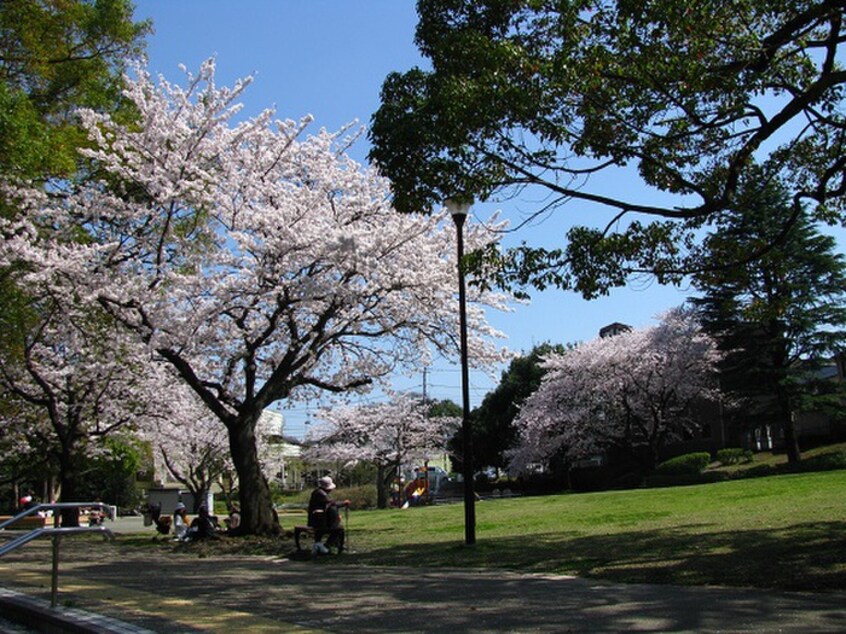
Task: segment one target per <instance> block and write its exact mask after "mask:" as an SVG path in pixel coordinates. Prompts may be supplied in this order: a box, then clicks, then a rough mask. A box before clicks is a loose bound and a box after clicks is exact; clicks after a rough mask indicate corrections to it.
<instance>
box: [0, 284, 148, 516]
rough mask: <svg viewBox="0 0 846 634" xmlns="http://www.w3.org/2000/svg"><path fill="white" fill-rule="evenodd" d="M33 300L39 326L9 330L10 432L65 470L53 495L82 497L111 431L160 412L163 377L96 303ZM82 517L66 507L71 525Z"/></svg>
mask: <svg viewBox="0 0 846 634" xmlns="http://www.w3.org/2000/svg"><path fill="white" fill-rule="evenodd" d="M31 307H32V308H33V310H32V311H31V313H30V315H29V323H30V324H31V326H32V327H31V328H27V329H23V330H21V329H17V330H14V331H12V330H10V331H7V332H4V345H7V346H9V347H10V348H11V349H13V350H14V351H15V354H2V355H0V386H2V390H3V392H5V394H6V397H7V398H8V399H10V401H11V403H12V404H13V406H12V407H8V408H4V415H3V421H2V422H3V425H2V426H3V437H4V438H5V439H6V440H8V441H12V442H10V447H9V448H8V450H9V451H15V452H16V453H21V452H23V453H26V454H28V455H29V456H30V460H32V461H33V463H40V464H41V465H42V466H41V468H42V474H43V475H44V476H46V475H47V474H50V475H55V476H57V479H58V487H57V490H55V491H53V493H52V495H51V497H54V498H58V499H60V500H62V501H78V500H79V497H78V494H77V489H78V484H79V478H80V476H81V475H82V472H83V471H84V469H85V464H86V461H87V459H88V458H90V457H92V456H93V455H95V454H96V453H98V452H102V451H105V450H106V448H105V443H103V442H102V440H103V439H104V438H105V437H106V436H108V435H109V434H112V433H114V432H115V431H117V430H118V429H121V428H124V427H127V426H130V425H135V424H138V423H139V422H141V421H142V420H144V419H145V417H149V416H154V415H155V414H156V411H155V410H156V408H157V407H158V403H159V402H160V400H161V398H162V394H163V383H162V381H161V377H160V376H159V375H158V374H157V371H156V370H157V368H156V367H155V366H153V365H152V364H150V363H149V354H147V353H146V349H145V348H144V347H143V346H140V345H139V344H138V342H137V340H135V339H134V338H130V337H128V336H127V333H126V332H125V331H124V330H123V329H122V328H119V327H118V324H116V323H114V321H113V320H112V319H110V318H109V316H108V315H107V314H105V313H104V312H103V311H102V310H101V309H98V308H97V307H96V306H92V307H87V308H86V309H85V310H83V311H79V310H76V307H75V306H74V305H73V304H65V303H63V302H59V301H56V298H55V297H50V296H42V297H37V296H34V295H32V296H31ZM145 357H146V358H145ZM76 521H77V517H76V515H75V513H72V512H68V513H66V514H64V518H63V523H64V524H65V525H74V524H75V523H76Z"/></svg>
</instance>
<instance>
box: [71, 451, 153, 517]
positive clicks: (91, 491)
mask: <svg viewBox="0 0 846 634" xmlns="http://www.w3.org/2000/svg"><path fill="white" fill-rule="evenodd" d="M104 443H105V445H106V452H105V453H104V454H103V455H98V456H96V457H95V458H92V459H89V460H87V461H86V462H87V468H86V469H85V470H84V471H83V472H82V475H81V477H80V482H79V485H78V496H79V499H80V500H83V501H86V502H91V501H95V500H100V501H102V502H105V503H106V504H113V505H115V506H117V507H118V508H120V509H124V510H132V509H135V508H137V507H138V506H139V505H140V503H141V492H140V491H139V490H138V488H137V487H136V484H135V481H136V476H137V474H138V472H139V471H140V469H141V468H142V465H143V459H144V452H145V450H144V448H143V447H141V446H140V445H139V443H138V441H137V440H135V439H133V438H131V437H124V438H119V437H114V438H106V439H105V441H104Z"/></svg>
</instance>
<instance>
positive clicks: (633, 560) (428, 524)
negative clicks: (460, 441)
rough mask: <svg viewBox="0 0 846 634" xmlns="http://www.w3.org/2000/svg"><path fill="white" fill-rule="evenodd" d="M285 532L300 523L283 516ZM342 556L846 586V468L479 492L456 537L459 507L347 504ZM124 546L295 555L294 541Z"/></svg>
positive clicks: (659, 579)
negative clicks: (467, 537) (580, 489)
mask: <svg viewBox="0 0 846 634" xmlns="http://www.w3.org/2000/svg"><path fill="white" fill-rule="evenodd" d="M280 520H281V522H282V525H283V527H284V528H285V529H287V530H288V531H290V530H291V529H293V527H294V526H296V525H298V524H303V523H305V514H304V512H303V511H302V510H300V511H291V512H282V513H281V514H280ZM347 531H348V537H349V545H350V546H351V551H352V552H350V553H347V554H345V555H344V556H342V557H326V558H320V559H316V560H314V561H313V562H312V563H313V564H314V565H315V566H336V565H363V564H364V565H379V566H392V565H401V566H418V567H429V568H432V567H481V568H489V569H497V568H500V569H507V570H516V571H524V572H540V573H545V574H562V575H578V576H582V577H593V578H599V579H607V580H612V581H620V582H641V583H673V584H692V585H727V586H755V587H762V588H778V589H790V590H812V591H820V590H841V591H842V590H846V470H834V471H822V472H815V473H801V474H799V473H797V474H787V475H778V476H771V477H762V478H749V479H740V480H729V481H726V482H719V483H714V484H706V485H697V486H686V487H672V488H660V489H635V490H628V491H606V492H599V493H583V494H573V493H568V494H561V495H549V496H543V497H540V496H539V497H517V498H507V499H494V500H485V501H481V502H478V503H477V504H476V538H477V543H476V545H475V546H473V547H467V546H465V545H464V508H463V505H462V504H453V505H444V506H428V507H416V508H410V509H407V510H399V509H390V510H381V511H376V510H373V511H351V512H350V513H349V516H348V523H347ZM118 542H119V544H122V545H124V546H125V547H127V548H156V549H163V550H174V551H180V552H182V553H185V554H192V555H194V556H200V557H214V556H223V555H224V554H241V555H272V556H288V555H290V556H294V557H299V558H305V559H308V558H309V556H308V554H305V553H303V554H295V553H293V552H292V551H293V541H292V540H291V539H290V537H288V538H285V539H281V540H280V539H279V538H224V539H221V540H218V541H216V542H209V543H205V544H202V543H197V544H175V543H173V542H171V541H170V540H168V539H162V540H158V541H153V540H152V539H151V538H150V537H149V536H148V535H143V536H142V535H136V536H129V535H127V536H121V537H120V538H119V540H118Z"/></svg>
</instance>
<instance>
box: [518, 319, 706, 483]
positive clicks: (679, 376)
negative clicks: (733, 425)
mask: <svg viewBox="0 0 846 634" xmlns="http://www.w3.org/2000/svg"><path fill="white" fill-rule="evenodd" d="M718 359H719V353H718V351H717V347H716V344H715V343H714V341H713V339H712V338H711V337H709V336H708V335H706V334H704V333H703V332H702V330H701V329H700V325H699V322H698V320H697V317H696V315H695V313H693V312H691V311H689V310H685V309H675V310H671V311H669V312H667V313H666V314H664V315H663V316H662V318H661V323H660V324H658V325H657V326H654V327H650V328H641V329H636V330H632V331H629V332H625V333H622V334H618V335H614V336H612V337H607V338H599V339H595V340H593V341H590V342H588V343H585V344H583V345H580V346H578V347H576V348H574V349H572V350H568V351H567V352H565V353H563V354H551V355H549V356H548V357H547V358H546V359H545V361H544V363H543V367H544V368H545V369H546V371H547V374H546V375H545V376H544V379H543V381H542V383H541V386H540V388H539V389H538V390H537V391H536V392H535V393H534V394H533V395H531V396H530V397H529V398H528V399H526V401H525V402H524V404H523V407H522V408H521V410H520V413H519V415H518V417H517V419H516V420H515V425H516V426H517V428H518V430H519V444H518V446H517V448H516V449H515V450H514V451H513V453H512V459H511V468H512V469H513V470H515V471H518V472H521V471H527V470H530V469H532V468H535V467H537V466H538V465H546V464H547V463H548V462H549V460H550V459H551V458H553V457H554V456H556V455H561V454H563V455H565V456H566V457H568V458H571V459H578V458H583V457H588V456H591V455H595V454H598V453H602V451H603V450H605V449H607V448H611V447H617V448H620V449H623V450H625V451H628V452H630V453H631V454H632V455H633V456H635V457H637V458H639V459H641V460H644V461H645V462H646V464H645V466H646V467H647V468H651V466H653V465H654V464H655V461H656V460H657V457H658V451H659V449H660V448H661V447H662V446H664V445H665V444H666V443H668V442H670V441H672V440H676V439H679V438H682V437H683V436H684V435H685V434H686V433H690V432H693V431H695V430H697V429H698V428H699V427H700V425H701V421H700V420H699V419H698V418H697V417H696V416H695V413H694V411H695V408H694V407H693V406H695V405H697V404H698V403H701V402H702V401H704V400H713V399H717V398H719V391H718V387H717V380H716V363H717V361H718Z"/></svg>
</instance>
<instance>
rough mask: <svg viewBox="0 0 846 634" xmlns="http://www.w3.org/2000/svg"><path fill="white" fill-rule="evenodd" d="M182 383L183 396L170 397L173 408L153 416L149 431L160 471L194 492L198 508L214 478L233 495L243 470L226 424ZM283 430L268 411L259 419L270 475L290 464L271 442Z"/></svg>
mask: <svg viewBox="0 0 846 634" xmlns="http://www.w3.org/2000/svg"><path fill="white" fill-rule="evenodd" d="M177 389H178V391H179V398H175V399H172V400H171V404H170V407H169V411H164V412H161V413H160V415H159V416H157V417H155V418H153V419H150V424H148V425H147V426H146V429H145V431H144V436H145V437H146V438H147V439H148V440H149V442H150V443H151V445H152V447H153V459H154V462H155V467H156V471H157V473H167V474H168V475H169V476H170V477H171V478H172V479H174V480H175V481H177V482H179V483H180V484H182V485H183V486H184V487H185V488H186V489H187V490H188V491H190V492H191V493H192V494H193V497H194V502H195V505H196V507H197V508H195V509H194V512H195V513H196V512H197V511H198V508H199V506H200V504H202V503H203V501H204V500H205V499H206V498H207V495H208V492H209V491H210V490H211V489H212V486H213V485H214V484H217V485H220V486H221V488H222V489H223V490H224V492H225V493H226V496H227V498H231V496H232V490H233V489H236V490H237V488H238V481H237V478H238V476H237V473H236V472H235V466H234V465H233V463H232V457H231V455H230V452H229V437H228V434H227V430H226V427H224V426H223V425H221V424H220V422H219V421H217V420H216V419H215V418H214V417H213V416H212V415H211V414H210V412H209V411H208V408H206V407H205V405H203V403H202V401H200V400H199V398H198V397H197V396H196V394H194V392H192V391H190V390H189V389H188V388H187V386H184V385H181V386H178V388H177ZM279 435H281V432H280V430H279V429H278V423H277V421H275V420H274V419H273V417H272V416H270V415H268V413H267V412H266V411H265V412H263V413H262V415H261V416H260V417H259V420H258V423H257V425H256V443H257V448H258V457H259V462H260V463H261V467H262V471H263V473H264V474H265V477H267V478H268V479H272V478H273V477H274V476H275V475H276V474H277V473H279V471H281V470H282V469H283V468H284V466H285V465H284V457H283V456H281V454H280V452H279V451H276V450H275V449H274V446H273V442H272V441H273V439H274V438H275V437H278V436H279Z"/></svg>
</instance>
